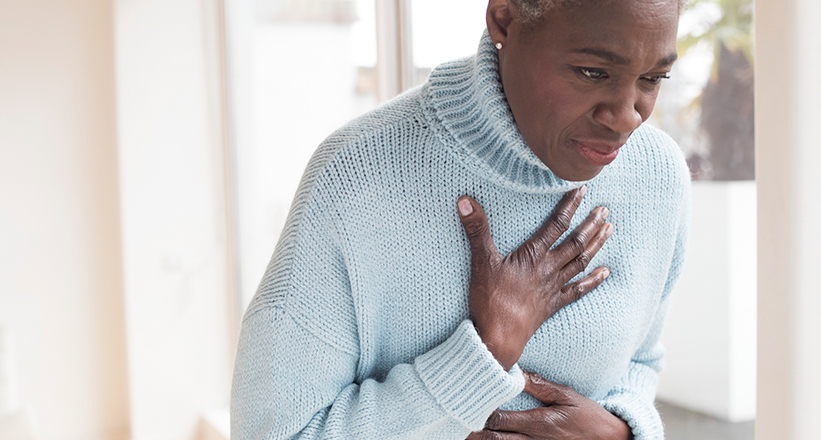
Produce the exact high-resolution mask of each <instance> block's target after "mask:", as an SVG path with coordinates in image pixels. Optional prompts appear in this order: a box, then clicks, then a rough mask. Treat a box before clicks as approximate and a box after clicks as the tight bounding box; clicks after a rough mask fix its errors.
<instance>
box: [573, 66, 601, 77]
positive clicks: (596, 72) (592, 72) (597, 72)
mask: <svg viewBox="0 0 821 440" xmlns="http://www.w3.org/2000/svg"><path fill="white" fill-rule="evenodd" d="M578 71H579V73H581V74H582V75H584V76H585V77H587V78H590V79H605V78H607V72H605V71H604V70H601V69H590V68H587V67H579V68H578Z"/></svg>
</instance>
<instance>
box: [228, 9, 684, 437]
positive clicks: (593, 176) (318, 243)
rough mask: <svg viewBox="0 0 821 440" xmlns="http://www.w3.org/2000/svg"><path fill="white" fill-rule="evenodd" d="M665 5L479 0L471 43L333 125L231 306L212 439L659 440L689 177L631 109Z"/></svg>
mask: <svg viewBox="0 0 821 440" xmlns="http://www.w3.org/2000/svg"><path fill="white" fill-rule="evenodd" d="M679 9H680V5H679V0H611V1H593V0H568V1H567V2H566V3H560V4H545V3H544V2H543V1H538V0H535V1H533V0H530V1H529V0H490V2H489V5H488V13H487V25H488V30H487V32H486V33H485V35H484V36H483V38H482V41H481V43H480V46H479V50H478V53H477V54H476V56H474V57H471V58H467V59H462V60H457V61H454V62H451V63H446V64H444V65H442V66H439V67H438V68H436V69H435V70H434V71H433V72H432V73H431V76H430V79H429V80H428V82H427V83H426V84H425V85H424V86H422V87H421V88H418V89H415V90H413V91H410V92H408V93H406V94H405V95H403V96H401V97H399V98H397V99H396V100H394V101H392V102H390V103H388V104H386V105H385V106H383V107H381V108H379V109H377V110H376V111H374V112H372V113H369V114H366V115H364V116H362V117H360V118H358V119H357V120H355V121H353V122H351V123H349V124H348V125H346V126H345V127H343V128H342V129H340V130H338V131H337V132H336V133H335V134H333V135H332V136H330V137H329V138H328V139H327V140H326V141H325V142H324V143H323V144H322V145H321V146H320V148H319V149H318V150H317V152H316V153H315V155H314V157H313V158H312V160H311V162H310V164H309V166H308V168H307V170H306V172H305V175H304V177H303V180H302V183H301V185H300V189H299V191H298V192H297V196H296V199H295V200H294V204H293V206H292V209H291V213H290V215H289V219H288V222H287V225H286V227H285V230H284V232H283V236H282V238H281V240H280V243H279V244H278V246H277V249H276V251H275V253H274V257H273V259H272V262H271V264H270V266H269V268H268V270H267V272H266V275H265V277H264V278H263V280H262V284H261V286H260V289H259V290H258V292H257V295H256V296H255V298H254V300H253V301H252V303H251V305H250V306H249V309H248V311H247V312H246V315H245V318H244V320H243V325H242V334H241V337H240V344H239V351H238V354H237V363H236V370H235V376H234V384H233V394H232V435H233V437H234V438H237V439H251V438H253V439H257V438H266V439H267V438H306V439H307V438H366V439H381V438H436V439H464V438H466V437H468V436H470V438H472V439H482V438H494V439H495V438H499V439H502V438H505V439H507V438H510V439H522V438H550V439H557V438H562V439H563V438H567V439H570V438H586V439H590V438H603V439H604V438H606V439H627V438H631V437H634V438H636V439H657V438H663V430H662V425H661V421H660V420H659V416H658V413H657V412H656V410H655V408H654V406H653V397H654V394H655V385H656V380H657V371H658V370H659V369H660V366H661V358H662V356H663V348H662V347H661V346H660V345H659V343H658V337H659V333H660V331H661V326H662V323H663V320H664V315H665V310H666V307H667V304H668V302H669V293H670V291H671V289H672V285H673V283H674V282H675V279H676V278H677V276H678V273H679V271H680V268H681V264H682V260H683V251H684V248H685V242H686V231H687V215H688V197H689V174H688V172H687V169H686V166H685V165H684V160H683V157H682V155H681V153H680V152H679V151H678V149H677V147H676V145H675V144H674V142H673V141H672V140H670V139H669V138H668V137H667V136H665V135H664V134H662V133H660V132H658V131H656V130H654V129H652V128H649V127H644V126H641V124H642V122H643V121H645V120H646V119H647V118H648V117H649V116H650V113H651V111H652V109H653V105H654V104H655V99H656V95H657V93H658V89H659V85H660V82H661V80H662V79H663V78H665V77H666V76H667V74H668V72H669V71H670V68H671V65H672V63H673V61H674V60H675V57H676V56H675V37H676V30H677V21H678V15H679ZM594 208H595V209H594ZM577 209H580V210H582V212H589V213H590V214H589V215H588V216H587V218H585V219H581V218H574V217H573V213H574V212H575V211H576V210H577ZM551 213H552V215H550V214H551ZM546 218H547V220H545V219H546ZM605 219H607V222H606V221H605ZM614 230H615V231H616V232H614ZM566 231H571V232H570V233H569V234H567V236H566V238H564V239H563V240H562V239H560V236H564V235H565V232H566ZM611 234H612V236H611ZM502 256H505V257H502ZM588 265H590V267H592V268H595V269H594V270H592V271H590V272H589V273H588V272H587V269H586V268H587V266H588ZM568 283H569V284H568ZM523 391H524V392H523Z"/></svg>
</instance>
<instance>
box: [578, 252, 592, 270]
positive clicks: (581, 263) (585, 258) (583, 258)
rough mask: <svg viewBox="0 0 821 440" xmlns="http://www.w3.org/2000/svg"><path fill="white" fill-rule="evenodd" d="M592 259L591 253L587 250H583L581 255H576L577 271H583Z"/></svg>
mask: <svg viewBox="0 0 821 440" xmlns="http://www.w3.org/2000/svg"><path fill="white" fill-rule="evenodd" d="M590 260H591V258H590V254H588V253H587V252H582V253H581V254H579V256H578V257H576V260H575V261H576V272H581V271H583V270H585V269H586V268H587V266H588V265H589V264H590Z"/></svg>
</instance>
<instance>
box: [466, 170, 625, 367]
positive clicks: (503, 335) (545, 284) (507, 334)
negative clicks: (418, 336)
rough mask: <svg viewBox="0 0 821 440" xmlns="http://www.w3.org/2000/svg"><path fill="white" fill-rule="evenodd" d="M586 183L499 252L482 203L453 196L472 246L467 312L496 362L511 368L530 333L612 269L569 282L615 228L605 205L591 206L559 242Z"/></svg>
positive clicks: (595, 284)
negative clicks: (510, 248) (504, 251)
mask: <svg viewBox="0 0 821 440" xmlns="http://www.w3.org/2000/svg"><path fill="white" fill-rule="evenodd" d="M586 189H587V188H586V187H585V186H582V187H581V188H578V189H575V190H573V191H570V192H568V193H567V194H565V196H564V197H563V198H562V200H561V201H560V202H559V204H558V205H557V206H556V209H555V210H554V211H553V213H552V214H551V215H550V217H549V218H548V219H547V221H545V222H544V224H543V225H542V227H541V228H540V229H539V230H538V231H537V232H536V233H535V234H533V236H532V237H530V238H529V239H528V240H527V241H525V242H524V243H523V244H522V245H521V246H519V247H518V248H516V249H515V250H514V251H512V252H511V253H510V254H508V255H507V256H505V257H502V256H501V255H499V251H497V250H496V245H495V244H494V243H493V238H492V237H491V236H490V228H489V227H488V222H487V217H485V213H484V211H483V210H482V207H481V206H479V204H478V203H476V201H475V200H473V199H472V198H470V197H462V198H460V199H459V201H458V208H459V217H460V218H461V220H462V226H463V227H464V229H465V233H466V234H467V238H468V241H469V243H470V253H471V269H470V270H471V272H470V300H469V303H470V315H471V319H472V320H473V324H474V326H475V327H476V331H477V332H478V333H479V336H480V337H481V338H482V341H483V342H484V343H485V345H487V347H488V349H489V350H490V352H491V353H492V354H493V355H494V356H495V357H496V360H498V361H499V363H500V364H502V366H503V367H504V368H505V370H509V369H510V367H512V366H513V364H515V363H516V361H518V360H519V357H520V356H521V355H522V351H523V350H524V348H525V345H526V344H527V341H529V340H530V337H531V336H533V334H534V333H536V330H538V329H539V327H540V326H541V325H542V324H543V323H544V322H545V321H546V320H547V319H548V318H550V317H551V316H553V315H554V314H555V313H556V312H558V311H559V310H560V309H561V308H562V307H564V306H566V305H568V304H570V303H572V302H574V301H576V300H577V299H579V298H581V297H582V296H584V295H585V294H586V293H588V292H590V291H592V290H593V289H595V288H596V287H597V286H598V285H599V284H601V283H602V281H604V279H605V278H607V277H608V275H610V272H609V271H608V270H607V269H606V268H604V267H600V268H597V269H596V270H594V271H593V272H592V273H590V274H589V275H587V276H586V277H584V278H582V279H580V280H578V281H576V282H574V283H571V284H567V283H568V282H569V281H570V280H571V279H572V278H573V277H575V276H576V275H577V274H579V273H581V272H582V271H584V270H585V268H586V267H587V265H588V263H589V262H590V260H591V259H592V258H593V256H594V255H596V252H598V251H599V249H601V247H602V245H604V242H605V241H606V240H607V239H608V238H609V237H610V235H611V234H612V233H613V225H612V224H610V223H605V222H604V220H605V218H607V215H608V213H609V212H608V210H607V208H605V207H598V208H596V209H594V210H593V211H592V212H591V213H590V215H589V216H588V217H587V219H585V221H584V222H582V223H581V224H580V225H579V226H578V227H577V228H576V229H574V230H573V232H572V233H571V234H570V235H569V236H568V237H567V238H566V239H565V240H564V241H562V242H561V243H560V244H559V245H557V246H556V247H555V248H553V249H551V247H552V246H553V244H554V243H555V242H556V240H558V239H559V237H561V236H562V234H564V233H565V232H566V231H567V230H568V229H569V227H570V220H571V218H573V214H574V213H575V212H576V209H577V208H578V207H579V204H580V203H581V200H582V197H583V196H584V193H585V191H586Z"/></svg>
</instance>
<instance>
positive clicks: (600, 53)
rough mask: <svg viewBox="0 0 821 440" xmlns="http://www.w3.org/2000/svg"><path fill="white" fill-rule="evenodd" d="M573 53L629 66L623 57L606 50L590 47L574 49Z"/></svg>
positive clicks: (628, 61)
mask: <svg viewBox="0 0 821 440" xmlns="http://www.w3.org/2000/svg"><path fill="white" fill-rule="evenodd" d="M574 52H575V53H583V54H586V55H593V56H594V57H599V58H601V59H603V60H605V61H608V62H610V63H612V64H630V60H628V59H627V58H624V57H623V56H620V55H616V54H615V53H613V52H610V51H609V50H606V49H596V48H592V47H586V48H582V49H576V50H575V51H574Z"/></svg>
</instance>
